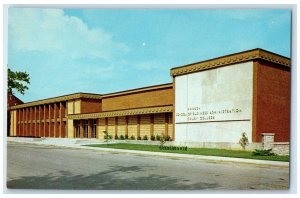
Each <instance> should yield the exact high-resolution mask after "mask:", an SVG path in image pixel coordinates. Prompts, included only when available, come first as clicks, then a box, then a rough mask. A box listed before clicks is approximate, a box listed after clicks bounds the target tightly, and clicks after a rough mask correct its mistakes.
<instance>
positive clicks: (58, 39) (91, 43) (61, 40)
mask: <svg viewBox="0 0 300 198" xmlns="http://www.w3.org/2000/svg"><path fill="white" fill-rule="evenodd" d="M290 19H291V12H290V10H279V9H277V10H274V9H273V10H271V9H253V10H250V9H249V10H247V9H240V10H232V9H231V10H230V9H227V10H222V9H218V10H213V9H209V10H205V9H185V10H184V9H177V10H175V9H165V10H163V9H162V10H159V9H155V10H154V9H153V10H151V9H144V10H143V9H131V10H129V9H127V10H126V9H123V10H122V9H107V10H105V9H39V8H34V9H30V8H10V9H9V12H8V65H9V67H10V68H11V69H13V70H18V71H26V72H28V73H29V74H30V77H31V84H30V86H29V90H28V91H27V92H26V93H25V95H20V94H17V96H18V97H19V98H20V99H21V100H23V101H24V102H29V101H33V100H39V99H44V98H49V97H55V96H60V95H65V94H70V93H75V92H88V93H100V94H101V93H111V92H116V91H122V90H127V89H133V88H138V87H144V86H151V85H156V84H163V83H169V82H171V81H172V79H171V77H170V68H172V67H176V66H181V65H185V64H189V63H193V62H198V61H202V60H206V59H210V58H214V57H217V56H223V55H227V54H231V53H235V52H239V51H244V50H249V49H253V48H263V49H266V50H269V51H272V52H275V53H278V54H281V55H283V56H287V57H290V46H291V43H290V34H291V20H290Z"/></svg>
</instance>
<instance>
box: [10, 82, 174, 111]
mask: <svg viewBox="0 0 300 198" xmlns="http://www.w3.org/2000/svg"><path fill="white" fill-rule="evenodd" d="M170 87H173V84H172V83H166V84H160V85H153V86H148V87H141V88H136V89H130V90H125V91H119V92H114V93H108V94H93V93H82V92H79V93H74V94H68V95H63V96H57V97H53V98H47V99H42V100H36V101H32V102H27V103H23V104H19V105H15V106H12V107H10V108H9V109H19V108H24V107H31V106H37V105H43V104H49V103H55V102H62V101H67V100H74V99H80V98H88V99H102V98H107V97H114V96H119V95H125V94H131V93H137V92H144V91H151V90H157V89H164V88H170Z"/></svg>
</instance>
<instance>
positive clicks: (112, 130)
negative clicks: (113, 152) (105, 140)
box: [107, 117, 116, 138]
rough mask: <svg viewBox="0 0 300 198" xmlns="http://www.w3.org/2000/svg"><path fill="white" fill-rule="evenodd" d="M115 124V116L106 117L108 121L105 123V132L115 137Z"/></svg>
mask: <svg viewBox="0 0 300 198" xmlns="http://www.w3.org/2000/svg"><path fill="white" fill-rule="evenodd" d="M115 127H116V125H115V118H114V117H112V118H108V123H107V132H108V134H109V135H112V137H113V138H114V137H115V130H116V128H115Z"/></svg>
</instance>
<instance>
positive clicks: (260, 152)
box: [252, 149, 276, 156]
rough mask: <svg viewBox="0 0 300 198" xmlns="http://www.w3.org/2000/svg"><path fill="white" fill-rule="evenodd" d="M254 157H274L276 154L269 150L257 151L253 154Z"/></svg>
mask: <svg viewBox="0 0 300 198" xmlns="http://www.w3.org/2000/svg"><path fill="white" fill-rule="evenodd" d="M252 155H254V156H274V155H276V154H275V153H273V152H272V149H267V150H263V149H262V150H260V149H255V151H253V152H252Z"/></svg>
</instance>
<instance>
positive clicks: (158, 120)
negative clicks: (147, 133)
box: [153, 113, 165, 136]
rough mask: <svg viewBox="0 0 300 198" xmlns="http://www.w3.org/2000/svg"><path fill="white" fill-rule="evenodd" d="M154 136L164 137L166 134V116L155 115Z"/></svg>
mask: <svg viewBox="0 0 300 198" xmlns="http://www.w3.org/2000/svg"><path fill="white" fill-rule="evenodd" d="M153 121H154V123H153V124H154V126H153V135H154V136H156V135H160V136H161V135H162V134H164V133H165V114H162V113H161V114H154V119H153Z"/></svg>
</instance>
